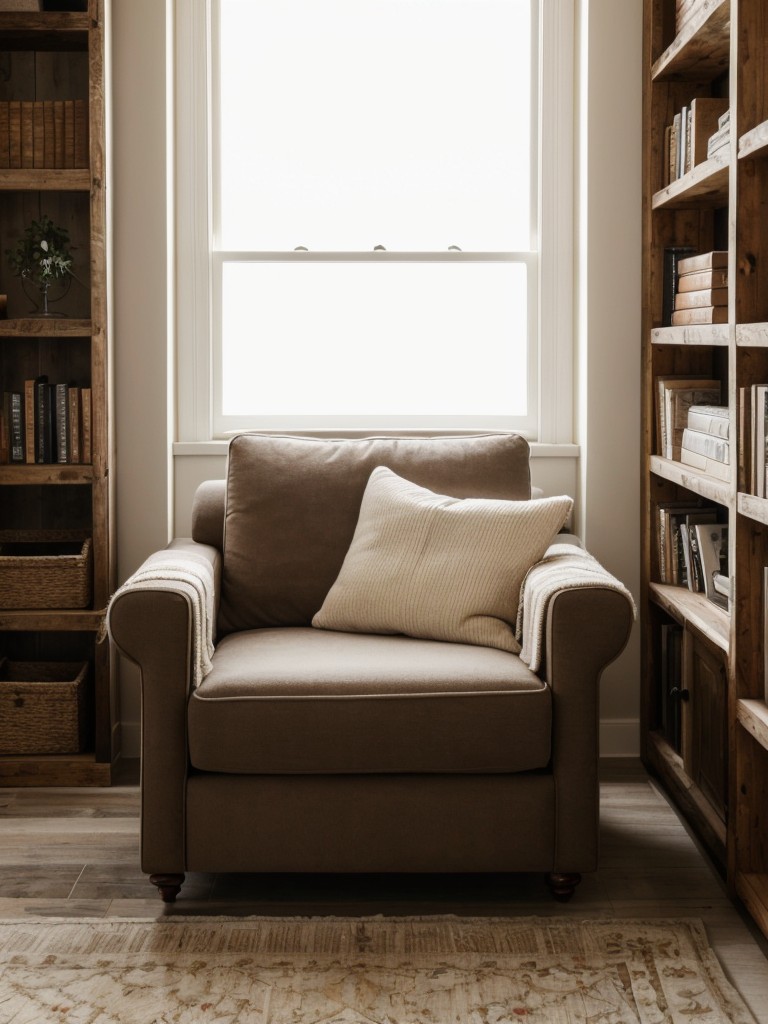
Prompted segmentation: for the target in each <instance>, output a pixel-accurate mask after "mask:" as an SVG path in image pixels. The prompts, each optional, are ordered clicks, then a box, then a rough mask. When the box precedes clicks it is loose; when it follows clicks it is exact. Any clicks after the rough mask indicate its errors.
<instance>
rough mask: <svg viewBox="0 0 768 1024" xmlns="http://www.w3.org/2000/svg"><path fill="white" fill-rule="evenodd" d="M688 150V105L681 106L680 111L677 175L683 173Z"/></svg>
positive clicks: (680, 176)
mask: <svg viewBox="0 0 768 1024" xmlns="http://www.w3.org/2000/svg"><path fill="white" fill-rule="evenodd" d="M687 151H688V107H687V106H685V107H683V109H682V111H681V112H680V143H679V145H678V148H677V176H678V178H682V176H683V175H684V174H685V159H686V154H687Z"/></svg>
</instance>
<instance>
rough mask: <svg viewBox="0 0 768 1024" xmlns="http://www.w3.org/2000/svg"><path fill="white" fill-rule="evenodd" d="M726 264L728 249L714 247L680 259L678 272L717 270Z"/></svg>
mask: <svg viewBox="0 0 768 1024" xmlns="http://www.w3.org/2000/svg"><path fill="white" fill-rule="evenodd" d="M727 266H728V251H727V250H723V249H715V250H713V251H712V252H700V253H699V254H698V255H697V256H686V257H684V258H683V259H681V260H680V267H679V270H680V274H681V275H682V274H695V273H698V272H699V271H700V270H719V269H722V268H723V267H727Z"/></svg>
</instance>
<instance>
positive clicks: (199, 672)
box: [107, 548, 216, 687]
mask: <svg viewBox="0 0 768 1024" xmlns="http://www.w3.org/2000/svg"><path fill="white" fill-rule="evenodd" d="M135 590H174V591H177V592H181V593H182V594H184V595H185V596H187V597H188V598H189V600H190V604H191V607H192V643H193V649H192V685H193V686H194V687H197V686H199V685H200V683H201V682H202V681H203V679H204V678H205V677H206V675H207V674H208V673H209V672H210V671H211V669H212V668H213V663H212V661H211V659H212V658H213V651H214V641H215V639H216V637H215V630H216V613H215V606H214V605H215V581H214V575H213V566H212V565H211V563H210V561H209V560H208V559H207V558H206V557H205V556H204V555H198V554H196V553H194V552H192V551H183V552H180V551H177V550H175V549H174V548H167V549H166V550H164V551H158V552H156V553H155V554H154V555H150V557H149V558H148V559H147V560H146V562H144V564H143V565H142V566H141V568H139V569H137V570H136V572H135V573H134V574H133V576H130V577H129V578H128V579H127V580H126V581H125V583H124V584H123V585H122V586H121V587H120V589H119V590H117V591H115V593H114V594H113V596H112V600H111V601H110V608H109V609H108V611H107V625H109V610H111V607H112V605H113V604H114V602H115V601H116V600H117V599H118V598H119V597H120V596H121V595H124V594H126V593H129V592H131V591H135Z"/></svg>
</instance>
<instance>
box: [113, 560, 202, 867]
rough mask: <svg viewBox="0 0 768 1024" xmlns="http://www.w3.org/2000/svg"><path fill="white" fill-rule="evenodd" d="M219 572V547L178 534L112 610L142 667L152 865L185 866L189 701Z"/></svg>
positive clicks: (146, 819)
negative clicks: (199, 645) (199, 542)
mask: <svg viewBox="0 0 768 1024" xmlns="http://www.w3.org/2000/svg"><path fill="white" fill-rule="evenodd" d="M220 576H221V555H220V553H219V552H218V551H217V549H216V548H214V547H210V546H208V545H206V544H197V543H195V542H194V541H190V540H177V541H174V542H173V543H172V544H171V545H170V547H168V548H166V549H165V550H164V551H160V552H157V553H156V554H154V555H152V556H150V558H148V559H147V561H146V562H145V563H144V564H143V565H142V566H141V567H140V568H139V569H138V570H137V572H136V573H134V574H133V576H131V577H130V578H129V579H128V580H127V581H126V582H125V583H124V584H123V586H122V587H121V588H120V589H119V590H118V591H117V592H116V593H115V595H114V597H113V598H112V601H111V602H110V605H109V609H108V612H107V622H108V627H109V632H110V636H111V638H112V640H113V641H114V643H115V645H116V647H117V649H118V650H119V651H120V653H121V654H122V655H124V656H125V657H126V658H128V659H129V660H130V661H132V662H133V663H134V664H136V665H137V666H138V668H139V671H140V679H141V694H142V701H141V703H142V714H141V771H142V776H143V777H144V778H147V779H150V780H151V786H143V787H142V801H143V810H142V836H141V859H142V866H143V868H144V870H145V871H148V872H156V871H160V872H165V871H178V872H182V871H183V870H184V828H183V821H184V794H185V786H186V778H187V768H188V754H187V720H186V719H187V716H186V708H187V700H188V698H189V693H190V689H191V688H192V687H193V686H194V685H195V680H196V678H197V677H198V675H199V673H200V672H202V671H203V670H204V658H203V657H202V656H200V657H199V656H198V655H200V654H201V652H203V651H204V652H208V651H209V650H210V648H209V647H208V643H209V642H210V643H212V642H213V638H214V634H213V629H214V624H215V615H216V610H217V605H218V594H219V582H220ZM198 624H199V625H200V626H201V627H203V629H202V631H200V630H199V629H198ZM207 630H209V631H210V632H209V633H208V635H207V636H205V635H204V634H205V633H206V631H207ZM196 636H199V637H200V642H201V645H202V646H201V647H197V645H196V640H195V638H196Z"/></svg>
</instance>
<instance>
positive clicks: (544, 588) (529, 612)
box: [515, 541, 637, 672]
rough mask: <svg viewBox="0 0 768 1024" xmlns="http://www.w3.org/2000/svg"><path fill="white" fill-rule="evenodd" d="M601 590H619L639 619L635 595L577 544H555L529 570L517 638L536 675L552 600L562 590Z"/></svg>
mask: <svg viewBox="0 0 768 1024" xmlns="http://www.w3.org/2000/svg"><path fill="white" fill-rule="evenodd" d="M581 587H601V588H603V589H608V590H616V591H617V592H618V593H620V594H623V595H624V596H625V597H626V599H627V601H629V603H630V606H631V608H632V615H633V617H636V616H637V611H636V608H635V602H634V601H633V600H632V595H631V594H630V592H629V591H628V590H627V588H626V587H625V586H624V584H623V583H621V582H620V581H619V580H617V579H616V578H615V577H614V576H611V574H610V573H609V572H607V571H606V570H605V569H604V568H603V567H602V565H600V563H599V562H598V561H597V559H596V558H594V557H593V556H592V555H590V554H589V552H587V551H585V550H584V548H582V547H579V546H577V544H576V543H575V542H574V541H560V542H555V543H554V544H551V545H550V546H549V548H547V551H546V553H545V555H544V557H543V558H542V559H541V561H539V562H537V563H536V565H534V566H533V567H532V568H531V569H529V570H528V573H527V574H526V577H525V579H524V580H523V585H522V587H521V588H520V603H519V605H518V608H517V624H516V627H515V635H516V637H517V639H518V642H519V643H520V644H521V651H520V658H521V660H522V661H524V662H525V663H526V664H527V665H528V666H530V669H531V671H532V672H538V670H539V668H540V667H541V656H542V651H543V648H544V629H545V626H546V621H547V608H548V606H549V602H550V600H551V599H552V598H553V597H554V596H555V594H556V593H558V591H560V590H575V589H578V588H581Z"/></svg>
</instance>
